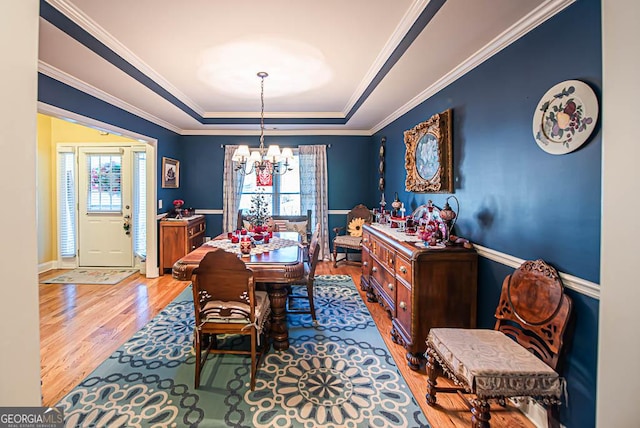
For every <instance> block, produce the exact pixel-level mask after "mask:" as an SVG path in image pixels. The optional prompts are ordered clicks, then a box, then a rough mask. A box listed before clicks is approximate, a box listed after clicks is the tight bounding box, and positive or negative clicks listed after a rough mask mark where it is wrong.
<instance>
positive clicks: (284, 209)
mask: <svg viewBox="0 0 640 428" xmlns="http://www.w3.org/2000/svg"><path fill="white" fill-rule="evenodd" d="M289 165H290V168H292V170H291V171H287V172H286V173H285V174H283V175H274V176H273V186H262V187H258V186H257V185H256V173H255V171H253V172H252V173H251V174H249V175H246V176H245V177H244V183H243V185H242V196H241V197H240V209H241V210H244V211H245V212H247V211H249V208H251V197H252V196H253V195H255V194H257V193H264V194H265V195H266V199H267V204H268V206H269V213H270V214H272V215H300V168H299V164H298V154H297V153H294V158H293V160H292V161H291V162H290V163H289Z"/></svg>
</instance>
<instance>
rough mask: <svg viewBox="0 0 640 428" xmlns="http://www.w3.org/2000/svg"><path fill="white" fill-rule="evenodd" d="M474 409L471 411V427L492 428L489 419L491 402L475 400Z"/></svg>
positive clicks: (473, 402)
mask: <svg viewBox="0 0 640 428" xmlns="http://www.w3.org/2000/svg"><path fill="white" fill-rule="evenodd" d="M472 404H473V407H472V409H471V427H472V428H490V427H491V424H490V423H489V419H491V415H490V414H489V409H490V407H489V402H488V401H486V400H480V399H477V398H476V399H474V400H473V401H472Z"/></svg>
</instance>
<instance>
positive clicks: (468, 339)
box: [425, 260, 571, 428]
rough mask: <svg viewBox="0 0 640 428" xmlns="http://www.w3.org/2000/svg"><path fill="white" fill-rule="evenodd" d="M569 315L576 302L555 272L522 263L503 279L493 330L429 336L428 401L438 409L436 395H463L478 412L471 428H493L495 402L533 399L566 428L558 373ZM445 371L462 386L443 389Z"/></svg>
mask: <svg viewBox="0 0 640 428" xmlns="http://www.w3.org/2000/svg"><path fill="white" fill-rule="evenodd" d="M570 315H571V300H570V299H569V297H568V296H567V295H565V294H564V291H563V287H562V282H561V281H560V278H559V276H558V273H557V272H556V270H555V269H553V268H552V267H550V266H549V265H547V264H546V263H545V262H543V261H542V260H536V261H535V262H533V261H529V262H525V263H523V264H522V266H520V267H519V268H518V269H517V270H516V271H515V272H514V273H513V274H512V275H509V276H507V278H506V279H505V280H504V282H503V285H502V293H501V295H500V302H499V304H498V308H497V309H496V313H495V317H496V320H497V321H496V325H495V328H494V330H482V329H462V328H432V329H431V330H430V331H429V334H428V336H427V351H426V353H425V357H427V377H428V380H427V396H426V399H427V403H428V404H429V405H432V406H433V405H435V404H436V393H437V392H443V393H450V392H457V393H459V394H461V396H462V397H463V398H464V399H465V400H466V401H467V405H468V406H469V409H470V410H471V413H472V418H471V422H472V423H471V425H472V427H474V428H488V427H489V426H490V425H489V419H490V418H491V416H490V413H489V409H490V405H489V401H490V400H495V401H497V402H498V403H500V404H505V399H506V398H519V397H527V398H529V399H533V400H535V401H537V402H539V403H541V404H543V405H545V407H546V408H547V414H548V422H549V426H559V420H558V414H559V412H558V405H559V404H560V402H561V399H562V395H563V392H564V390H565V385H564V379H562V378H561V377H560V375H559V374H558V373H557V372H556V369H557V368H558V365H559V359H560V356H561V353H562V346H563V342H564V334H565V331H566V330H567V326H568V323H569V319H570ZM442 372H444V374H446V375H448V377H450V378H451V379H452V380H453V381H454V383H455V384H456V385H457V386H456V387H439V386H438V385H437V382H436V380H437V377H438V376H439V375H440V374H441V373H442ZM463 393H470V394H473V395H475V398H472V399H471V400H468V399H467V398H466V397H464V396H463V395H462V394H463Z"/></svg>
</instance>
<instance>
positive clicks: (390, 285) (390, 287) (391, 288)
mask: <svg viewBox="0 0 640 428" xmlns="http://www.w3.org/2000/svg"><path fill="white" fill-rule="evenodd" d="M387 287H389V290H391V291H393V284H392V283H389V285H387Z"/></svg>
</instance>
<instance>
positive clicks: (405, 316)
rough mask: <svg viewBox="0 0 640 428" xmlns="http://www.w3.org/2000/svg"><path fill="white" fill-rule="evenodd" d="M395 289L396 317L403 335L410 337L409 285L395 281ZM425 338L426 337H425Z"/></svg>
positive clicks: (411, 310) (410, 305) (411, 309)
mask: <svg viewBox="0 0 640 428" xmlns="http://www.w3.org/2000/svg"><path fill="white" fill-rule="evenodd" d="M396 289H397V293H398V295H397V298H398V300H397V304H396V319H397V320H398V324H399V325H400V327H401V328H402V329H403V330H404V331H403V333H404V336H405V337H407V338H411V337H412V335H411V330H412V329H411V322H412V319H411V318H412V314H413V305H412V299H411V286H410V285H408V284H405V283H404V282H403V281H400V280H398V281H396ZM425 339H426V338H425Z"/></svg>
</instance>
